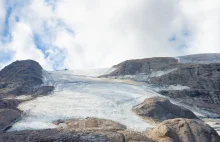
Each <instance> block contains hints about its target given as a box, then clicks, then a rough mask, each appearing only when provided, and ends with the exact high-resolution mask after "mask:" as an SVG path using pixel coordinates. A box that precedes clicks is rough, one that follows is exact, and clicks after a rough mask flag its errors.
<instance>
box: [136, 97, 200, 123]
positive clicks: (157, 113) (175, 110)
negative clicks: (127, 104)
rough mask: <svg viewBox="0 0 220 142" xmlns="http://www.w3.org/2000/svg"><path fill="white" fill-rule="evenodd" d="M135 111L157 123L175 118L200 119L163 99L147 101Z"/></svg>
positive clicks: (155, 98)
mask: <svg viewBox="0 0 220 142" xmlns="http://www.w3.org/2000/svg"><path fill="white" fill-rule="evenodd" d="M134 111H135V112H136V114H137V115H139V116H141V117H142V118H144V119H147V120H154V121H156V122H161V121H164V120H167V119H173V118H189V119H198V118H197V117H196V115H195V114H194V113H193V112H192V111H190V110H188V109H185V108H183V107H181V106H177V105H175V104H172V103H171V102H170V101H169V100H168V99H165V98H162V97H154V98H149V99H146V100H145V101H144V102H143V103H141V104H139V105H138V106H136V107H135V108H134Z"/></svg>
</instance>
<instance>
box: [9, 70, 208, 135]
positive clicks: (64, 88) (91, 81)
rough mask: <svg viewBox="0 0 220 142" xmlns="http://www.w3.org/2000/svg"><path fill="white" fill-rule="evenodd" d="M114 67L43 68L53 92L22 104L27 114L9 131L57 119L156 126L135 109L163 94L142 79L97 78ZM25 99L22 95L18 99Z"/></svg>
mask: <svg viewBox="0 0 220 142" xmlns="http://www.w3.org/2000/svg"><path fill="white" fill-rule="evenodd" d="M112 70H114V69H111V68H110V69H96V70H89V71H82V70H76V71H69V70H67V71H51V72H46V71H44V77H43V80H44V85H51V86H54V87H55V90H54V92H53V93H51V94H50V95H47V96H40V97H37V98H35V99H32V100H30V101H26V102H23V103H21V104H20V105H19V106H18V108H19V109H20V110H22V111H24V116H23V117H22V118H21V120H20V121H18V122H17V123H15V124H14V125H13V126H12V128H11V129H10V130H9V131H19V130H36V129H48V128H56V127H57V125H54V124H53V122H54V121H56V120H59V119H61V120H68V119H74V118H86V117H97V118H104V119H111V120H113V121H116V122H119V123H121V124H124V125H125V126H127V128H128V129H130V130H135V131H144V130H146V129H149V128H152V127H154V126H155V124H152V123H149V122H146V121H144V120H143V119H141V118H140V117H139V116H137V115H136V114H135V113H134V112H133V111H132V109H133V107H134V106H136V105H138V104H140V103H142V102H143V101H144V100H145V99H146V98H150V97H154V96H160V97H164V96H162V95H160V94H158V93H156V91H155V90H157V89H158V88H157V87H152V86H151V85H149V84H146V83H143V82H138V81H133V80H128V79H113V78H97V76H100V75H102V74H103V73H106V72H109V71H112ZM159 89H161V88H159ZM162 89H164V88H162ZM168 89H180V90H181V89H188V87H186V86H180V85H177V86H169V87H168ZM25 98H26V97H25V96H22V97H20V98H19V99H25ZM170 100H171V102H172V103H174V104H178V105H182V106H184V107H186V108H188V109H190V110H192V111H193V112H194V113H195V114H196V115H198V116H201V117H203V116H204V115H203V113H201V112H200V110H199V109H198V110H197V109H195V108H192V107H189V106H185V105H184V104H181V103H179V102H176V101H174V100H172V99H170Z"/></svg>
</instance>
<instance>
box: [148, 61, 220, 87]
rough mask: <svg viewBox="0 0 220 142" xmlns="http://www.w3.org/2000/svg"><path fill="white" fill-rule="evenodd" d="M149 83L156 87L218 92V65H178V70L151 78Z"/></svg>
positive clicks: (219, 80)
mask: <svg viewBox="0 0 220 142" xmlns="http://www.w3.org/2000/svg"><path fill="white" fill-rule="evenodd" d="M150 83H153V84H157V85H176V84H180V85H183V86H189V87H190V88H191V89H199V90H201V89H202V90H207V91H218V90H220V64H180V66H179V68H178V69H177V70H175V71H173V72H171V73H168V74H165V75H163V76H160V77H153V78H151V79H150Z"/></svg>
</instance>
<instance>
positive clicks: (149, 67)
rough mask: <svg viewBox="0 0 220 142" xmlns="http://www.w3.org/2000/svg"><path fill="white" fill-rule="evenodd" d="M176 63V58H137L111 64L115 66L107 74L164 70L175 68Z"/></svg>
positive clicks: (129, 73) (147, 72)
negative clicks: (113, 69)
mask: <svg viewBox="0 0 220 142" xmlns="http://www.w3.org/2000/svg"><path fill="white" fill-rule="evenodd" d="M177 64H178V60H177V59H175V58H170V57H156V58H146V59H137V60H127V61H124V62H122V63H120V64H118V65H115V66H113V68H117V69H116V70H115V71H113V72H112V73H110V74H108V75H105V76H103V77H107V76H119V75H134V74H137V73H146V74H149V73H151V72H152V71H157V70H166V69H170V68H175V67H176V65H177Z"/></svg>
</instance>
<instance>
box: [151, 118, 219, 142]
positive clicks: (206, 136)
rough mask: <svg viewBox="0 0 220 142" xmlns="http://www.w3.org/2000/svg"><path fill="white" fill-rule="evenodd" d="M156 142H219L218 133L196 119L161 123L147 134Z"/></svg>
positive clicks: (181, 119)
mask: <svg viewBox="0 0 220 142" xmlns="http://www.w3.org/2000/svg"><path fill="white" fill-rule="evenodd" d="M147 135H148V136H149V137H150V138H151V139H152V140H154V141H156V142H219V141H220V137H219V135H218V134H217V132H216V131H215V130H214V129H213V128H212V127H210V126H209V125H208V124H205V123H204V122H202V121H200V120H196V119H183V118H177V119H170V120H166V121H164V122H162V123H160V124H159V125H158V126H157V127H155V128H154V129H153V130H152V131H149V132H148V134H147Z"/></svg>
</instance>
